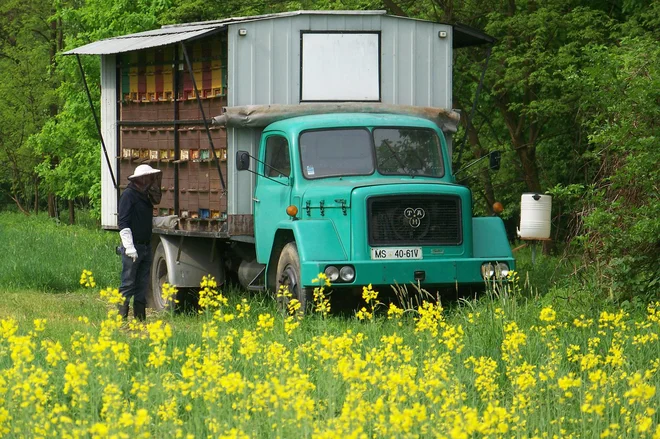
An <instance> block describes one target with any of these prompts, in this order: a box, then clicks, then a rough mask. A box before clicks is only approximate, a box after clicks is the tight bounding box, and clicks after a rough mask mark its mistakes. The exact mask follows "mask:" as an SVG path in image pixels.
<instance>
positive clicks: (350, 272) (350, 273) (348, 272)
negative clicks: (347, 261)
mask: <svg viewBox="0 0 660 439" xmlns="http://www.w3.org/2000/svg"><path fill="white" fill-rule="evenodd" d="M339 277H341V280H343V281H344V282H353V279H355V269H354V268H353V267H351V266H350V265H345V266H343V267H341V270H339Z"/></svg>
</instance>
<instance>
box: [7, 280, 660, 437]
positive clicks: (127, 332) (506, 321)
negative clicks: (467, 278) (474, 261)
mask: <svg viewBox="0 0 660 439" xmlns="http://www.w3.org/2000/svg"><path fill="white" fill-rule="evenodd" d="M89 275H90V274H88V275H87V276H89ZM317 282H318V283H319V287H317V288H315V290H317V291H316V293H317V294H316V300H315V302H314V310H315V311H316V312H315V313H314V314H313V315H311V316H307V317H305V320H303V317H302V310H301V304H300V302H299V301H298V300H296V299H294V298H293V297H292V296H291V294H290V293H289V292H288V291H286V289H283V290H282V291H280V292H279V294H280V295H281V298H283V299H286V300H285V301H283V303H286V306H285V309H284V311H285V312H284V315H283V316H281V317H278V315H277V314H272V313H270V312H267V311H266V310H264V309H263V308H260V307H259V306H258V305H256V304H254V303H251V302H249V301H248V300H246V299H241V300H239V301H238V302H237V303H236V302H232V304H231V305H230V300H229V299H227V298H226V297H225V296H223V295H222V293H221V292H220V291H219V289H218V285H217V283H216V282H215V280H214V279H213V278H211V277H207V278H205V279H204V280H203V281H202V285H201V292H200V301H201V308H202V311H201V314H199V316H198V317H197V318H198V320H199V322H198V324H197V327H198V329H195V328H194V327H193V329H192V330H191V329H190V328H188V329H187V330H186V331H187V332H186V333H183V330H182V327H181V326H179V325H178V324H177V321H176V320H175V317H174V316H171V315H165V318H161V316H156V317H155V318H154V317H152V316H150V318H149V320H148V322H147V323H146V324H143V323H140V322H130V323H129V324H128V325H124V324H123V323H122V321H121V318H119V316H118V315H117V312H116V311H115V310H114V306H113V304H114V303H116V301H117V300H119V298H120V296H119V295H118V292H117V291H116V290H115V289H104V290H101V293H100V295H101V297H102V299H103V300H104V301H105V302H106V303H107V304H108V305H107V306H108V310H109V311H108V313H107V316H106V318H105V319H104V320H102V321H100V322H94V321H90V319H88V318H85V317H81V319H80V321H81V323H83V324H84V326H83V329H82V330H79V331H75V332H74V333H73V334H71V335H70V337H69V338H68V340H57V339H54V338H53V334H52V333H51V332H50V325H51V323H50V322H48V321H45V320H43V319H36V320H34V321H31V322H30V325H29V327H28V328H27V329H26V330H24V331H23V330H21V329H20V328H21V327H22V326H21V324H19V322H18V321H17V320H15V319H10V318H9V319H1V320H0V437H62V438H77V437H79V438H87V437H91V438H111V437H117V438H122V437H142V438H146V437H177V438H193V437H220V438H252V437H313V438H349V437H355V438H369V437H397V438H398V437H401V438H420V437H438V438H473V437H488V438H505V437H506V438H509V437H535V438H539V439H540V438H551V437H557V438H559V437H562V438H578V437H589V438H591V437H603V438H607V437H617V438H627V437H639V438H654V439H655V438H657V439H660V419H659V415H658V412H657V409H656V407H658V406H659V405H660V404H659V396H658V392H657V386H658V383H659V381H660V377H659V375H658V371H659V370H660V357H659V356H658V352H659V349H658V348H659V347H660V346H658V344H659V343H660V341H659V335H660V304H658V303H652V304H650V305H649V307H648V309H647V313H646V315H645V316H644V318H642V319H641V320H637V321H635V320H633V319H632V318H631V317H630V315H629V314H628V313H627V312H625V311H623V310H617V311H614V312H612V311H602V312H600V314H595V316H596V317H595V318H594V317H591V316H589V317H588V316H585V315H580V316H579V317H575V316H571V317H569V316H567V315H564V311H562V310H561V309H555V308H554V307H552V306H543V307H541V306H538V307H536V305H529V306H530V307H533V308H534V309H535V310H536V311H535V314H534V316H533V317H534V319H533V321H529V320H525V319H521V318H519V314H518V313H513V312H511V310H512V309H513V308H514V307H512V306H510V305H511V302H512V301H515V300H517V299H516V297H515V296H512V295H511V294H509V295H507V296H506V297H500V298H491V299H490V300H493V302H492V303H490V304H487V309H490V310H491V311H490V312H487V311H485V308H477V309H475V308H470V309H469V310H467V309H466V310H465V312H463V310H461V309H459V310H458V311H451V312H446V311H445V310H444V309H443V307H442V306H441V305H440V304H439V303H436V302H428V301H422V302H421V303H420V304H419V305H418V306H416V307H415V308H414V309H413V308H411V309H403V308H400V307H399V306H397V305H395V304H391V305H390V306H389V307H388V309H387V313H386V315H383V316H382V317H381V316H379V315H378V314H377V313H375V309H376V307H377V306H379V305H380V304H379V302H378V293H377V292H376V291H374V290H373V288H371V287H368V288H365V289H364V291H363V298H364V300H365V302H366V304H367V306H365V307H364V309H363V310H360V311H361V312H362V314H359V313H360V311H358V313H357V314H356V316H355V318H354V319H352V322H346V321H344V320H342V321H341V322H340V324H339V325H334V323H335V322H334V321H333V319H331V318H329V311H330V308H329V301H328V297H327V294H326V293H325V289H326V288H330V286H331V285H330V284H329V282H328V280H327V278H324V277H323V276H322V275H320V276H319V278H318V280H317ZM167 288H171V289H174V287H170V286H168V287H167ZM509 293H510V292H509ZM405 313H407V315H411V319H405V318H403V316H404V314H405ZM384 314H385V313H384ZM456 314H458V316H456ZM168 319H169V320H168ZM359 320H369V321H370V322H374V323H377V324H369V325H363V324H360V325H356V324H353V323H354V322H357V321H359ZM459 322H460V324H459Z"/></svg>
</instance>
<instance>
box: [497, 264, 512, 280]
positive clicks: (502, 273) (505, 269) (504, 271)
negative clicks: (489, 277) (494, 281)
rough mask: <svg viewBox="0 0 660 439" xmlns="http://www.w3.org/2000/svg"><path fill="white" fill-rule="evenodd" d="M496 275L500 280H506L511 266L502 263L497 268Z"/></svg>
mask: <svg viewBox="0 0 660 439" xmlns="http://www.w3.org/2000/svg"><path fill="white" fill-rule="evenodd" d="M495 273H496V274H497V277H498V278H499V279H504V278H506V277H507V276H508V275H509V266H508V265H507V264H506V263H504V262H500V263H498V264H497V267H496V268H495Z"/></svg>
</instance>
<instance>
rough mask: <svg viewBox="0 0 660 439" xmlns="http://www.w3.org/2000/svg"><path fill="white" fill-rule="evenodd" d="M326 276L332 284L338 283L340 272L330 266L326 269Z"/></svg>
mask: <svg viewBox="0 0 660 439" xmlns="http://www.w3.org/2000/svg"><path fill="white" fill-rule="evenodd" d="M325 275H326V276H328V280H329V281H330V282H336V281H337V279H339V270H338V269H337V267H335V266H334V265H329V266H327V267H325Z"/></svg>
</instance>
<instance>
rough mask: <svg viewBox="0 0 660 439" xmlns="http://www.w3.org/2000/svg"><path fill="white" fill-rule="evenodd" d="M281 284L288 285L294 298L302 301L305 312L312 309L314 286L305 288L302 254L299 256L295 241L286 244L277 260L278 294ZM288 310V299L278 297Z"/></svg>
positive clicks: (276, 284)
mask: <svg viewBox="0 0 660 439" xmlns="http://www.w3.org/2000/svg"><path fill="white" fill-rule="evenodd" d="M281 285H286V286H287V287H288V288H289V291H290V292H291V294H292V295H293V298H295V299H298V300H299V301H300V309H301V310H302V311H303V312H304V313H308V312H309V311H311V307H312V295H313V293H314V289H313V288H309V287H307V288H303V287H302V285H301V274H300V256H298V247H297V246H296V243H295V242H290V243H288V244H286V245H285V246H284V248H283V249H282V252H281V253H280V258H279V261H278V262H277V274H276V277H275V294H276V295H277V293H278V291H279V290H280V286H281ZM277 301H278V303H279V304H280V306H281V307H282V310H283V311H285V312H286V305H287V303H288V300H284V299H283V298H278V299H277Z"/></svg>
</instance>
